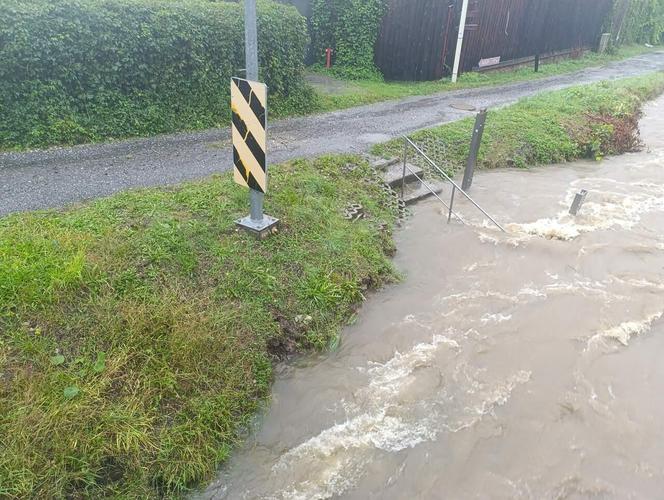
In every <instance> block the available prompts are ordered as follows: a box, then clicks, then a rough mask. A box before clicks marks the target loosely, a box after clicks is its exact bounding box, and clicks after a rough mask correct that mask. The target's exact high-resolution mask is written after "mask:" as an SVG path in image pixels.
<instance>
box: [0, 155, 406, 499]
mask: <svg viewBox="0 0 664 500" xmlns="http://www.w3.org/2000/svg"><path fill="white" fill-rule="evenodd" d="M348 164H352V165H355V166H356V168H355V169H353V170H352V171H344V170H343V167H344V166H347V165H348ZM368 174H369V166H368V165H367V164H366V162H364V161H362V160H360V159H359V158H357V157H353V156H338V157H326V158H321V159H318V160H315V161H304V160H301V161H296V162H292V163H289V164H286V165H280V166H277V167H275V168H274V169H273V170H272V172H271V189H272V194H271V195H269V196H268V197H267V198H266V210H268V211H269V213H271V214H273V215H275V216H277V217H279V218H280V219H281V221H282V226H281V228H280V232H279V233H278V234H276V235H273V236H272V237H271V238H269V239H267V240H265V241H262V242H259V241H257V240H256V239H255V238H253V237H251V236H248V235H246V234H244V233H239V232H237V231H236V230H235V227H234V222H233V221H234V220H236V219H237V218H239V217H240V216H242V214H244V213H245V212H246V210H247V204H246V191H245V190H243V189H240V188H239V187H238V186H237V185H235V184H234V183H233V181H232V177H231V176H230V175H224V176H223V177H218V178H215V179H212V180H208V181H205V182H198V183H190V184H185V185H182V186H179V187H175V188H164V189H149V190H143V191H134V192H128V193H123V194H120V195H116V196H113V197H110V198H107V199H103V200H98V201H95V202H93V203H90V204H87V205H85V206H82V207H78V208H75V209H73V210H69V211H48V212H34V213H27V214H20V215H14V216H10V217H6V218H1V219H0V276H2V279H1V280H0V443H2V453H0V497H2V498H12V499H13V498H16V499H19V498H132V499H133V498H173V497H180V496H182V495H183V493H184V492H185V491H186V490H187V489H188V488H189V487H191V486H194V485H195V484H196V483H197V482H198V481H203V480H205V479H208V478H210V477H211V476H212V475H213V474H214V472H215V470H216V467H217V466H218V465H219V463H220V462H222V461H223V460H225V459H226V458H227V457H228V455H229V453H230V451H231V449H232V448H233V446H234V445H235V444H237V443H238V441H239V439H240V436H241V433H242V431H243V430H244V429H246V426H247V424H248V422H249V420H250V418H251V417H252V416H253V415H254V414H255V412H256V411H257V410H258V409H259V408H260V406H261V404H262V402H263V401H264V400H265V398H266V397H267V396H268V394H269V384H270V381H271V373H272V371H271V361H272V360H273V359H278V358H279V357H280V356H282V355H286V354H289V353H292V352H294V351H298V350H304V349H315V348H325V347H326V346H329V345H334V344H335V342H336V339H338V334H339V331H340V329H341V328H342V327H343V326H344V325H345V324H346V321H347V319H348V318H349V317H350V316H351V315H352V314H353V312H354V310H355V309H356V308H357V303H358V302H359V301H361V300H362V291H365V290H366V288H368V287H370V286H379V285H380V284H382V283H384V282H386V281H389V280H391V279H393V278H394V277H395V273H394V271H393V268H392V266H391V264H390V261H389V257H388V255H389V254H391V253H392V252H393V250H394V245H393V242H392V238H391V235H390V230H389V228H391V227H392V224H393V223H394V220H395V214H394V213H392V211H391V209H389V208H387V207H389V206H390V201H389V197H388V195H386V194H385V193H384V192H383V191H382V190H381V189H380V187H379V186H378V185H374V184H367V183H365V182H362V181H363V179H365V178H366V176H367V175H368ZM351 203H361V204H362V206H363V207H364V209H365V212H366V213H367V214H369V215H370V219H369V220H359V221H356V222H350V221H347V220H345V219H344V218H343V211H344V208H346V207H347V206H348V205H349V204H351ZM383 223H385V224H386V226H387V227H388V230H381V229H380V226H381V225H382V224H383ZM298 318H299V319H298ZM303 318H304V319H303Z"/></svg>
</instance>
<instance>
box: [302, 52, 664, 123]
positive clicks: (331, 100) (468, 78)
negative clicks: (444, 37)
mask: <svg viewBox="0 0 664 500" xmlns="http://www.w3.org/2000/svg"><path fill="white" fill-rule="evenodd" d="M661 49H662V47H655V48H652V49H650V48H647V47H645V46H643V45H629V46H623V47H620V48H619V49H618V50H617V51H616V52H615V53H613V54H602V55H600V54H596V53H589V54H587V55H585V56H583V57H580V58H578V59H569V60H566V61H561V62H557V63H551V64H542V65H541V66H540V70H539V72H538V73H535V72H534V71H533V69H532V68H521V69H515V70H505V71H499V72H489V73H473V72H471V73H464V74H463V75H461V77H459V80H458V81H457V83H456V84H453V83H452V82H451V80H450V79H449V78H444V79H442V80H436V81H431V82H386V81H379V80H348V81H345V83H346V86H347V90H346V91H343V92H336V93H326V92H325V91H322V90H321V89H317V91H318V94H319V103H318V105H317V110H318V111H334V110H338V109H344V108H350V107H353V106H361V105H363V104H371V103H375V102H380V101H387V100H391V99H402V98H404V97H412V96H419V95H429V94H435V93H438V92H449V91H453V90H459V89H468V88H477V87H487V86H496V85H506V84H510V83H517V82H523V81H528V80H537V79H542V78H546V77H549V76H555V75H561V74H565V73H572V72H574V71H578V70H581V69H584V68H588V67H593V66H601V65H603V64H606V63H608V62H612V61H619V60H622V59H626V58H629V57H634V56H637V55H640V54H643V53H647V52H654V51H657V50H661ZM313 71H315V73H317V74H321V75H330V76H331V77H334V73H333V72H331V73H330V72H326V70H325V69H323V68H317V69H315V70H313Z"/></svg>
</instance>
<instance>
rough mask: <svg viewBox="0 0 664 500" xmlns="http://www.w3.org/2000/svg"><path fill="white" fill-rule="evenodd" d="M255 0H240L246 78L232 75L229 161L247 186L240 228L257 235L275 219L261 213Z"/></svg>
mask: <svg viewBox="0 0 664 500" xmlns="http://www.w3.org/2000/svg"><path fill="white" fill-rule="evenodd" d="M257 33H258V32H257V26H256V0H244V40H245V61H246V75H247V79H246V80H243V79H240V78H233V81H232V82H231V108H232V110H233V129H232V132H233V161H234V164H235V181H236V182H237V183H238V184H241V185H243V186H247V187H248V188H249V199H250V203H251V210H250V215H249V217H245V218H243V219H240V220H239V221H237V224H238V226H239V227H240V228H242V229H245V230H247V231H249V232H251V233H253V234H255V235H257V236H259V237H261V238H263V237H265V236H268V235H269V234H270V233H271V232H272V230H273V229H274V228H275V227H276V225H277V224H278V222H279V220H278V219H275V218H274V217H270V216H268V215H264V214H263V200H264V198H265V192H266V191H267V144H266V143H267V87H266V86H265V85H264V84H262V83H259V82H258V34H257Z"/></svg>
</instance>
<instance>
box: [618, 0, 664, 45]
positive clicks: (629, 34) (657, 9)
mask: <svg viewBox="0 0 664 500" xmlns="http://www.w3.org/2000/svg"><path fill="white" fill-rule="evenodd" d="M607 29H608V30H610V31H611V33H612V34H613V40H614V41H617V42H618V43H620V44H624V43H651V44H653V45H655V44H659V43H663V42H664V0H616V1H615V2H614V8H613V13H612V16H611V20H610V26H609V27H607Z"/></svg>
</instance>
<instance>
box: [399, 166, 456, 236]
mask: <svg viewBox="0 0 664 500" xmlns="http://www.w3.org/2000/svg"><path fill="white" fill-rule="evenodd" d="M405 167H406V168H407V169H408V170H409V171H410V173H411V174H413V175H414V176H415V177H416V178H417V180H418V181H420V182H421V183H422V185H423V186H424V187H425V188H427V189H428V190H429V191H431V194H432V195H434V196H435V197H436V198H438V201H440V202H441V203H442V204H443V206H444V207H445V208H447V209H448V210H449V213H450V216H451V215H454V216H455V217H456V218H457V219H459V222H461V223H462V224H463V225H466V221H465V220H463V219H462V218H461V216H460V215H459V214H457V213H456V212H454V211H453V210H452V207H451V206H449V205H448V204H447V203H445V202H444V201H443V199H442V198H441V197H440V196H438V194H437V193H436V191H435V190H434V189H433V188H432V187H431V186H429V185H428V184H427V183H426V182H424V179H422V178H421V177H420V176H419V175H417V172H415V171H414V170H413V169H412V168H410V167H409V166H408V165H405ZM404 178H405V175H404ZM401 198H403V179H402V185H401ZM449 218H450V217H449V216H448V221H449Z"/></svg>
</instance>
